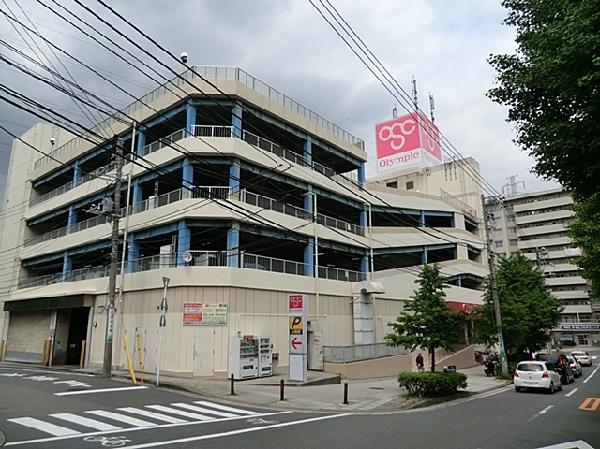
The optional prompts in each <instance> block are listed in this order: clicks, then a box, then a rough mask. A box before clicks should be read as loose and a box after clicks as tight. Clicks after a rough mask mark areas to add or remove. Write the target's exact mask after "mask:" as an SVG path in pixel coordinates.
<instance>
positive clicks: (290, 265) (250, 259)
mask: <svg viewBox="0 0 600 449" xmlns="http://www.w3.org/2000/svg"><path fill="white" fill-rule="evenodd" d="M240 256H241V258H240V267H242V268H252V269H255V270H264V271H274V272H276V273H287V274H296V275H299V276H306V274H307V273H308V270H307V267H306V265H305V264H303V263H301V262H294V261H291V260H284V259H277V258H275V257H266V256H259V255H258V254H249V253H241V255H240Z"/></svg>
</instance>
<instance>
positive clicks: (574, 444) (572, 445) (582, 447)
mask: <svg viewBox="0 0 600 449" xmlns="http://www.w3.org/2000/svg"><path fill="white" fill-rule="evenodd" d="M539 449H594V448H593V447H592V446H590V445H589V444H587V443H586V442H585V441H583V440H579V441H568V442H566V443H560V444H553V445H552V446H544V447H540V448H539Z"/></svg>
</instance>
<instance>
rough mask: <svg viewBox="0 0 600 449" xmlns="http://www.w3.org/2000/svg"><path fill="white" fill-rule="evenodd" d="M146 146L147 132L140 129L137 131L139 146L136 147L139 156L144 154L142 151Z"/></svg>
mask: <svg viewBox="0 0 600 449" xmlns="http://www.w3.org/2000/svg"><path fill="white" fill-rule="evenodd" d="M145 146H146V133H144V132H143V131H138V132H137V147H136V151H135V154H136V155H137V157H141V156H142V151H143V149H144V147H145Z"/></svg>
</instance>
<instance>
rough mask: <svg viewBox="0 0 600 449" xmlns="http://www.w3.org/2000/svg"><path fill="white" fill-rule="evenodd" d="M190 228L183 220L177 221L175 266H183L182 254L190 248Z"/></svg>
mask: <svg viewBox="0 0 600 449" xmlns="http://www.w3.org/2000/svg"><path fill="white" fill-rule="evenodd" d="M190 239H191V234H190V228H188V227H187V225H186V223H185V221H183V220H182V221H180V222H179V223H177V266H178V267H183V266H185V261H184V260H183V254H184V253H185V252H186V251H189V249H190Z"/></svg>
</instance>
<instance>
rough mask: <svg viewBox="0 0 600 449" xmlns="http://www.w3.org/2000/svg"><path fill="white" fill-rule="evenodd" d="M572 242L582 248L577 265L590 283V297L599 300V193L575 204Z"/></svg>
mask: <svg viewBox="0 0 600 449" xmlns="http://www.w3.org/2000/svg"><path fill="white" fill-rule="evenodd" d="M569 232H570V234H571V237H573V242H574V243H575V244H576V245H577V246H578V247H580V248H583V254H582V255H581V257H578V258H577V265H579V266H580V267H581V268H582V269H583V275H584V276H585V277H586V278H587V279H589V280H590V281H592V295H593V297H594V298H596V300H597V299H598V298H600V193H595V194H594V195H592V196H591V197H590V198H588V199H586V200H583V201H581V202H579V203H577V204H575V221H574V222H573V223H571V225H570V226H569Z"/></svg>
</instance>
